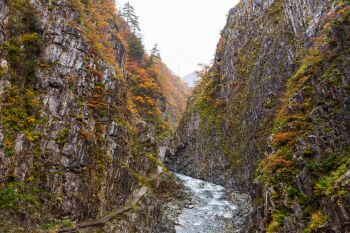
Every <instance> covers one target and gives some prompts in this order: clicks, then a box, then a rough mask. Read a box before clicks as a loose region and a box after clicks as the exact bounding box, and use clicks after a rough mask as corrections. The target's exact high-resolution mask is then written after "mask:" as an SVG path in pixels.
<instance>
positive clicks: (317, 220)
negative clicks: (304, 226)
mask: <svg viewBox="0 0 350 233" xmlns="http://www.w3.org/2000/svg"><path fill="white" fill-rule="evenodd" d="M326 222H327V216H326V215H324V214H323V213H322V212H321V211H316V212H314V213H313V214H312V215H311V220H310V223H309V225H308V230H309V232H311V231H312V230H314V229H316V228H317V227H320V226H322V225H323V224H325V223H326ZM310 230H311V231H310Z"/></svg>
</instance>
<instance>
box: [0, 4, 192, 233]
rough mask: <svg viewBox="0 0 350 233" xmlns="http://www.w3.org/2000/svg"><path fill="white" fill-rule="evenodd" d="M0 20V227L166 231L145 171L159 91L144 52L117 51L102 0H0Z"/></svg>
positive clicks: (157, 191) (164, 178)
mask: <svg viewBox="0 0 350 233" xmlns="http://www.w3.org/2000/svg"><path fill="white" fill-rule="evenodd" d="M0 28H1V30H0V48H1V50H0V104H1V105H0V231H1V232H28V231H30V232H36V231H38V232H40V231H45V232H46V231H49V230H50V229H51V230H52V229H59V228H60V227H62V226H65V227H69V226H73V225H74V224H75V223H76V222H78V223H80V222H86V221H87V222H88V221H90V220H91V221H92V223H93V221H96V220H98V219H102V220H103V219H108V220H111V221H110V222H111V224H110V225H108V227H107V228H106V229H104V232H110V231H111V230H110V229H114V230H113V232H125V231H143V232H171V231H173V228H172V225H171V224H170V221H169V220H168V219H167V217H166V216H165V215H163V210H164V209H165V206H164V203H165V201H166V200H167V198H168V199H169V198H171V197H172V193H171V191H170V192H169V190H171V188H165V187H167V183H168V181H170V180H171V178H169V177H168V175H167V174H160V173H159V172H157V167H158V166H159V165H161V164H160V162H159V161H158V160H157V153H158V151H157V150H158V148H157V143H158V142H160V141H161V139H162V140H163V138H162V137H161V136H162V135H161V134H162V133H163V132H164V131H167V130H170V128H169V127H168V125H169V118H170V117H169V113H168V112H169V111H170V112H171V109H170V110H169V108H168V106H169V104H170V101H169V99H168V98H167V96H165V94H164V92H163V89H162V87H161V86H160V82H159V80H158V78H159V77H158V76H159V72H158V71H157V70H151V69H150V68H149V67H146V66H145V65H144V63H145V61H146V59H147V56H146V55H145V56H144V57H143V58H142V61H141V60H138V61H134V60H133V59H132V57H131V56H129V47H128V44H127V42H126V40H127V39H128V37H130V36H131V33H130V30H129V29H128V27H127V25H126V23H125V22H124V21H123V19H121V18H120V17H119V16H117V15H116V9H115V6H114V1H108V0H106V1H80V0H73V1H70V0H69V1H68V0H55V1H54V0H31V1H30V0H11V1H6V0H0ZM163 66H164V65H163ZM164 69H165V68H164ZM135 72H138V73H142V72H143V76H142V80H141V78H140V75H138V76H135V75H134V73H135ZM157 72H158V73H157ZM140 80H141V81H140ZM145 82H148V83H152V86H151V87H150V86H145V85H142V84H143V83H145ZM173 82H174V83H176V82H177V81H176V80H175V81H173ZM178 85H179V86H180V87H179V89H181V88H185V87H184V86H183V84H178ZM181 85H182V86H181ZM152 88H156V89H157V90H159V93H158V95H151V94H149V95H148V94H147V93H151V92H152V90H153V89H152ZM140 89H142V90H143V91H140ZM137 91H139V92H137ZM147 91H148V92H147ZM184 93H187V94H184ZM184 93H180V94H178V95H179V96H181V98H186V95H188V92H184ZM137 97H144V98H146V97H147V99H146V100H147V101H148V102H147V103H151V104H152V105H153V108H152V112H147V113H146V112H143V108H142V106H143V105H142V104H140V103H139V102H137V101H136V100H137V99H139V100H140V98H137ZM142 103H143V102H142ZM171 104H174V103H171ZM175 107H177V108H179V109H181V106H175ZM178 111H179V112H180V111H182V110H178ZM150 116H152V117H150ZM140 187H147V188H146V189H141V190H140ZM162 187H163V188H162ZM172 187H174V185H172ZM140 193H141V194H142V195H141V196H140V195H139V194H140ZM133 198H134V199H133ZM135 200H140V203H138V202H135ZM128 203H129V204H130V203H131V204H132V206H130V205H131V204H130V205H129V208H126V207H125V206H126V204H128ZM137 206H140V208H138V207H137ZM130 207H132V208H131V210H133V211H132V214H131V213H126V214H125V213H124V212H123V211H121V212H120V213H124V215H123V216H124V217H122V218H119V217H118V218H117V219H115V218H113V219H110V218H107V217H108V216H114V217H116V216H115V214H114V215H113V214H112V215H111V213H118V210H123V209H124V208H126V209H125V210H129V209H130ZM125 212H127V211H125ZM106 216H107V217H106ZM102 220H101V221H102ZM120 221H121V222H122V223H120ZM102 222H103V223H106V221H102ZM99 223H100V224H95V225H103V224H101V222H99ZM113 224H114V225H113ZM83 225H84V224H83ZM86 225H89V224H86ZM91 226H94V224H91ZM102 232H103V231H102Z"/></svg>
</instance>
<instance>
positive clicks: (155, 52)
mask: <svg viewBox="0 0 350 233" xmlns="http://www.w3.org/2000/svg"><path fill="white" fill-rule="evenodd" d="M150 53H151V56H150V59H149V64H148V65H149V66H150V67H151V66H153V65H154V64H155V59H156V58H158V59H161V58H160V51H159V49H158V44H157V43H156V44H155V45H154V46H153V48H152V49H151V51H150Z"/></svg>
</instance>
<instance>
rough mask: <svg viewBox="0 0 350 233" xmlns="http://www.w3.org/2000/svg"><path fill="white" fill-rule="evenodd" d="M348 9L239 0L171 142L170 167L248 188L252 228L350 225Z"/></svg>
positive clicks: (308, 0) (306, 0)
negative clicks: (251, 202) (214, 55)
mask: <svg viewBox="0 0 350 233" xmlns="http://www.w3.org/2000/svg"><path fill="white" fill-rule="evenodd" d="M349 14H350V7H349V1H329V0H296V1H289V0H269V1H262V0H242V1H241V2H240V3H239V4H238V5H237V6H236V7H235V8H233V9H232V10H231V11H230V13H229V16H228V20H227V25H226V26H225V28H224V30H223V32H222V37H221V40H220V42H219V44H218V47H217V53H216V58H215V61H214V64H213V66H212V67H209V68H208V69H207V70H203V72H202V76H203V77H202V81H201V83H200V84H199V85H198V86H197V87H196V89H195V90H194V95H193V97H191V99H190V101H189V104H188V109H187V111H186V113H185V114H184V118H183V120H182V121H181V123H180V126H179V128H178V130H177V132H176V134H175V137H174V138H173V140H172V141H171V143H170V148H169V150H168V151H167V153H166V160H167V165H168V166H169V167H170V168H171V169H172V170H175V171H178V172H181V173H184V174H187V175H190V176H194V177H197V178H200V179H204V180H209V181H212V182H215V183H219V184H221V185H224V186H226V187H233V188H237V189H241V190H247V191H250V192H251V194H252V196H253V198H254V199H255V201H254V202H255V203H256V205H255V212H254V213H253V216H252V223H254V224H250V225H249V224H248V225H247V229H248V228H249V229H248V230H251V231H252V232H255V231H259V232H260V231H261V232H265V231H268V232H301V231H303V230H305V231H306V232H347V231H349V227H350V226H349V220H350V219H349V214H350V212H349V209H350V203H349V200H350V199H349V198H350V196H349V173H350V170H349V162H350V161H349V143H350V135H349V134H350V123H349V122H350V121H349V120H350V119H349V117H350V108H349V104H350V103H349V84H350V70H349V61H350V56H349V45H350V44H349V40H350V33H349V32H350V30H349V29H350V28H349V27H350V26H349ZM256 223H258V224H256Z"/></svg>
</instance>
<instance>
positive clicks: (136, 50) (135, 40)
mask: <svg viewBox="0 0 350 233" xmlns="http://www.w3.org/2000/svg"><path fill="white" fill-rule="evenodd" d="M128 46H129V55H130V56H131V57H132V58H133V59H135V60H141V59H142V58H143V55H144V53H145V49H144V46H143V44H142V41H141V39H140V38H139V37H137V36H136V35H135V34H131V35H130V36H129V38H128Z"/></svg>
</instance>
